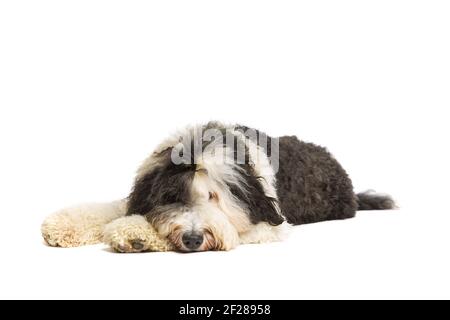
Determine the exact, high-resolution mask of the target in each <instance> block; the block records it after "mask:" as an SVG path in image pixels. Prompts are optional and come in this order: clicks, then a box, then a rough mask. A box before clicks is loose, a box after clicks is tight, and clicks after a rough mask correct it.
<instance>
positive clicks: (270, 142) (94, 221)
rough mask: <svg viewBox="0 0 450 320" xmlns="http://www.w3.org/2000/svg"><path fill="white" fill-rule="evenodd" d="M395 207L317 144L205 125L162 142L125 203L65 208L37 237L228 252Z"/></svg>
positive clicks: (56, 242)
mask: <svg viewBox="0 0 450 320" xmlns="http://www.w3.org/2000/svg"><path fill="white" fill-rule="evenodd" d="M394 207H395V204H394V201H393V200H392V199H391V198H390V197H389V196H387V195H381V194H376V193H374V192H365V193H360V194H355V193H354V191H353V186H352V182H351V180H350V178H349V177H348V175H347V173H346V172H345V170H344V169H343V168H342V167H341V166H340V164H339V163H338V162H337V161H336V159H334V157H333V156H332V155H331V154H330V153H329V152H328V151H327V150H326V149H324V148H322V147H319V146H316V145H314V144H311V143H305V142H302V141H300V140H299V139H298V138H297V137H295V136H284V137H280V138H272V137H270V136H268V135H266V134H265V133H263V132H261V131H258V130H253V129H250V128H248V127H245V126H240V125H236V126H227V125H223V124H221V123H219V122H210V123H208V124H206V125H204V126H195V127H188V128H186V129H184V130H182V131H181V132H178V133H176V134H174V135H172V136H171V137H169V138H168V139H166V140H165V141H163V142H162V143H161V144H160V145H159V146H158V147H157V148H156V149H155V151H154V152H153V153H152V154H151V155H150V157H149V158H148V159H146V160H145V161H144V163H143V164H142V165H141V167H140V168H139V169H138V173H137V176H136V179H135V183H134V186H133V189H132V191H131V193H130V195H129V197H128V198H127V199H125V200H123V201H118V202H115V203H112V204H104V205H95V206H83V207H77V208H71V209H66V210H63V211H61V212H59V213H56V214H54V215H52V216H50V217H49V218H48V219H47V220H46V221H45V222H44V223H43V225H42V234H43V236H44V239H46V241H47V242H48V244H49V245H52V246H62V247H71V246H78V245H84V244H92V243H97V242H99V241H101V240H102V239H103V241H104V242H105V243H107V244H108V245H110V246H111V247H112V248H114V249H115V250H116V251H119V252H141V251H149V250H150V251H151V250H157V251H167V250H179V251H204V250H230V249H232V248H234V247H236V246H237V245H239V244H242V243H263V242H270V241H278V240H282V239H283V238H284V237H285V234H286V231H287V230H288V229H289V226H290V225H299V224H305V223H313V222H319V221H324V220H333V219H346V218H351V217H354V215H355V213H356V210H358V209H360V210H382V209H392V208H394Z"/></svg>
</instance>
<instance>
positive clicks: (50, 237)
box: [41, 209, 102, 248]
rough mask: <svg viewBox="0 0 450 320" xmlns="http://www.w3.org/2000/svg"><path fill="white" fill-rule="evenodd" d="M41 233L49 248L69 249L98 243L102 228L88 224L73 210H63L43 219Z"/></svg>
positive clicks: (98, 225) (95, 224) (94, 224)
mask: <svg viewBox="0 0 450 320" xmlns="http://www.w3.org/2000/svg"><path fill="white" fill-rule="evenodd" d="M41 233H42V237H43V238H44V240H45V242H47V244H48V245H49V246H52V247H63V248H71V247H78V246H82V245H88V244H95V243H98V242H99V241H100V239H101V235H102V227H101V225H100V224H97V223H91V224H88V223H87V222H86V221H84V220H83V219H81V218H80V217H78V216H77V215H76V214H74V212H73V210H71V209H65V210H62V211H60V212H57V213H54V214H52V215H51V216H49V217H48V218H47V219H45V221H44V223H43V224H42V226H41Z"/></svg>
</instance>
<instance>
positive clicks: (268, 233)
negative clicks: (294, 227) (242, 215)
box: [239, 222, 291, 244]
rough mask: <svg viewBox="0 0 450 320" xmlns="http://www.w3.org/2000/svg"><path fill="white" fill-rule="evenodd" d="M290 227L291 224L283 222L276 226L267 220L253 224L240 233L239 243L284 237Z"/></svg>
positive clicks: (267, 240)
mask: <svg viewBox="0 0 450 320" xmlns="http://www.w3.org/2000/svg"><path fill="white" fill-rule="evenodd" d="M290 229H291V225H290V224H289V223H287V222H284V223H282V224H280V225H278V226H271V225H270V224H268V223H267V222H261V223H258V224H257V225H254V226H253V227H252V228H251V229H250V230H249V231H247V232H244V233H240V234H239V238H240V243H241V244H250V243H267V242H276V241H282V240H284V239H286V237H287V236H288V234H289V231H290Z"/></svg>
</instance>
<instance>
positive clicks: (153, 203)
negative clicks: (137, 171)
mask: <svg viewBox="0 0 450 320" xmlns="http://www.w3.org/2000/svg"><path fill="white" fill-rule="evenodd" d="M170 151H171V150H169V149H168V150H165V151H163V152H162V153H160V154H158V155H155V157H159V159H158V164H157V165H155V166H154V167H153V168H152V169H151V170H149V171H148V172H147V173H146V174H145V175H143V176H142V177H139V178H138V179H137V180H136V182H135V184H134V186H133V190H132V191H131V194H130V195H129V197H128V210H127V214H128V215H131V214H141V215H145V214H148V213H150V212H151V211H152V210H154V209H155V208H157V207H160V206H165V205H172V204H175V203H177V204H186V203H188V202H189V201H190V184H191V183H192V179H193V177H194V174H195V166H193V165H184V164H181V165H175V164H174V163H172V162H171V161H170Z"/></svg>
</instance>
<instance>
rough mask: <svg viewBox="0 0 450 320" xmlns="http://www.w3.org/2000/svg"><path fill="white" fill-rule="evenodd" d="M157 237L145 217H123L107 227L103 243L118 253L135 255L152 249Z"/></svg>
mask: <svg viewBox="0 0 450 320" xmlns="http://www.w3.org/2000/svg"><path fill="white" fill-rule="evenodd" d="M154 236H155V235H154V234H153V233H152V228H151V226H150V224H149V223H148V222H147V220H146V219H145V218H144V217H143V216H138V215H135V216H128V217H123V218H120V219H117V220H114V221H113V222H111V223H109V224H108V225H106V227H105V229H104V231H103V242H105V243H106V244H108V245H109V246H111V248H112V249H114V250H115V251H117V252H122V253H135V252H143V251H148V250H150V249H151V243H152V239H153V237H154Z"/></svg>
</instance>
